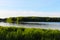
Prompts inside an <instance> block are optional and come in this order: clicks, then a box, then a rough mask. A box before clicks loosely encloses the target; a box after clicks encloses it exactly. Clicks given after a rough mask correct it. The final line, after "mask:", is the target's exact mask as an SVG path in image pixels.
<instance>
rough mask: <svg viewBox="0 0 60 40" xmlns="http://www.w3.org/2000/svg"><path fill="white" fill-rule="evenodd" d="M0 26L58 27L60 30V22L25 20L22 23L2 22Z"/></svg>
mask: <svg viewBox="0 0 60 40" xmlns="http://www.w3.org/2000/svg"><path fill="white" fill-rule="evenodd" d="M0 26H8V27H9V26H15V27H26V28H43V29H58V30H60V22H24V23H22V24H11V23H4V22H0Z"/></svg>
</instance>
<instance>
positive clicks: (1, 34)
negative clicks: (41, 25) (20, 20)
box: [0, 27, 60, 40]
mask: <svg viewBox="0 0 60 40" xmlns="http://www.w3.org/2000/svg"><path fill="white" fill-rule="evenodd" d="M0 40H60V31H59V30H48V29H38V28H16V27H0Z"/></svg>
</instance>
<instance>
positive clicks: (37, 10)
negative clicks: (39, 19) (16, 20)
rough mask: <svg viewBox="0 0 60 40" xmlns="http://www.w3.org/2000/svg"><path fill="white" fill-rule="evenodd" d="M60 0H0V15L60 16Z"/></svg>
mask: <svg viewBox="0 0 60 40" xmlns="http://www.w3.org/2000/svg"><path fill="white" fill-rule="evenodd" d="M59 14H60V0H0V17H10V16H49V17H50V16H51V17H55V16H56V17H60V15H59Z"/></svg>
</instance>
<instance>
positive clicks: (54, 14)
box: [0, 10, 60, 18]
mask: <svg viewBox="0 0 60 40" xmlns="http://www.w3.org/2000/svg"><path fill="white" fill-rule="evenodd" d="M16 16H40V17H60V12H35V11H21V10H19V11H16V10H0V18H5V17H16Z"/></svg>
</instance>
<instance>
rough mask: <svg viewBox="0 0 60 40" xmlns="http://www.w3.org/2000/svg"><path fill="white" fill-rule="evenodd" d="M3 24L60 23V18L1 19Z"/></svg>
mask: <svg viewBox="0 0 60 40" xmlns="http://www.w3.org/2000/svg"><path fill="white" fill-rule="evenodd" d="M0 21H3V22H11V23H19V22H60V18H56V17H55V18H52V17H9V18H5V19H0Z"/></svg>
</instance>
